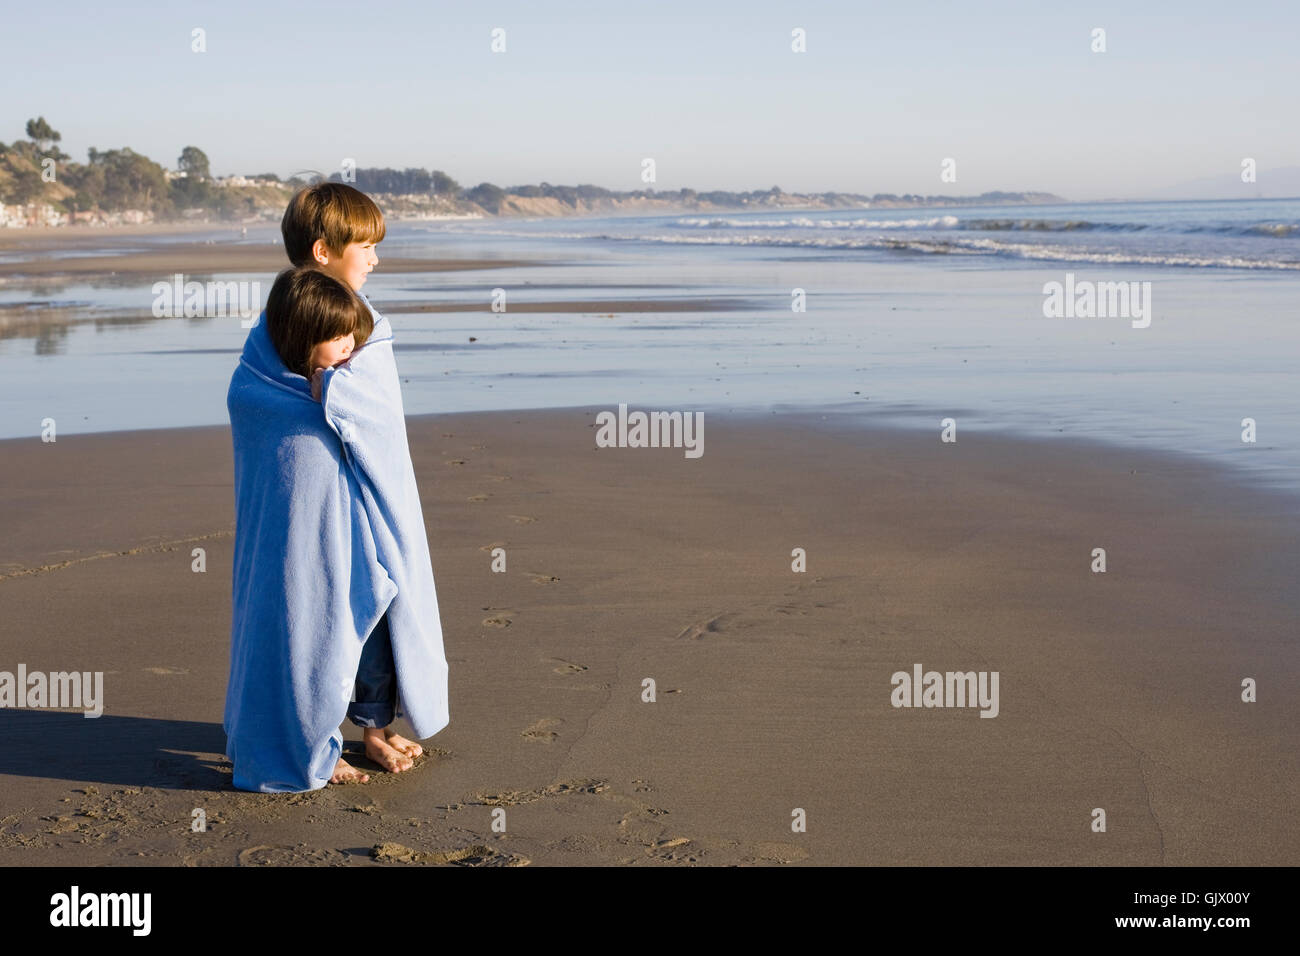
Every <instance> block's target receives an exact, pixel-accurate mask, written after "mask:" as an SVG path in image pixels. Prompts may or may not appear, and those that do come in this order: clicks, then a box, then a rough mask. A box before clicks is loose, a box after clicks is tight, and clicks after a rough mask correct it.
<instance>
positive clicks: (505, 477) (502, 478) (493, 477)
mask: <svg viewBox="0 0 1300 956" xmlns="http://www.w3.org/2000/svg"><path fill="white" fill-rule="evenodd" d="M487 480H488V481H509V480H510V476H509V475H488V476H487Z"/></svg>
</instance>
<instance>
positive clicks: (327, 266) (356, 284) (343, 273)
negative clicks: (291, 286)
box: [311, 239, 379, 292]
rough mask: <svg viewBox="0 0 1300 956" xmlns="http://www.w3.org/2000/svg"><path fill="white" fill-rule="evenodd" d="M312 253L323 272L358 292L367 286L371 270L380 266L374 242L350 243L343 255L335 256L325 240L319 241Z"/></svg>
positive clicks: (313, 247)
mask: <svg viewBox="0 0 1300 956" xmlns="http://www.w3.org/2000/svg"><path fill="white" fill-rule="evenodd" d="M311 251H312V255H313V256H314V257H315V259H316V262H317V263H319V264H320V267H321V269H322V270H324V271H325V272H328V273H329V274H330V275H332V276H333V277H334V278H336V279H338V280H339V281H340V282H346V283H347V284H348V286H349V287H350V288H351V289H353V290H354V291H357V292H360V291H361V287H362V286H363V285H365V282H366V276H367V275H369V274H370V270H371V269H373V268H374V267H375V266H377V265H379V256H378V255H377V254H376V253H375V244H374V243H373V242H349V243H348V244H347V246H346V247H344V249H343V254H342V255H335V254H334V253H333V252H330V250H329V249H328V248H327V247H326V245H325V240H324V239H317V240H316V243H315V245H313V246H312V248H311Z"/></svg>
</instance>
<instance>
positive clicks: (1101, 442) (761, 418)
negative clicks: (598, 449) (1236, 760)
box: [0, 302, 1300, 580]
mask: <svg viewBox="0 0 1300 956" xmlns="http://www.w3.org/2000/svg"><path fill="white" fill-rule="evenodd" d="M568 304H569V305H573V306H574V307H575V308H574V309H572V310H563V309H559V308H556V309H554V311H582V312H586V311H589V310H587V309H578V308H576V307H577V306H580V305H584V303H581V302H578V303H568ZM599 304H600V305H602V306H604V305H609V304H614V305H617V304H618V303H604V302H602V303H599ZM662 307H663V304H662V303H660V304H657V305H656V308H662ZM721 310H722V311H726V306H725V305H724V306H723V307H722V309H721ZM397 311H400V310H392V309H390V310H388V312H386V314H388V313H393V312H397ZM431 311H439V312H442V311H457V310H452V309H433V310H431ZM464 311H466V312H469V313H472V312H474V311H478V310H464ZM514 311H519V312H523V311H528V310H526V309H523V308H520V307H518V306H516V307H515V308H514ZM591 311H595V310H591ZM620 311H637V310H636V309H627V308H624V309H621V310H620ZM242 348H243V345H242V343H241V345H240V346H239V347H238V348H233V347H232V348H231V349H229V350H227V354H229V355H230V356H231V358H232V360H233V361H234V362H236V363H237V362H238V360H239V354H240V352H241V351H242ZM399 351H400V349H399ZM180 354H185V353H180ZM625 404H627V406H628V410H629V411H634V410H638V409H640V410H642V411H650V410H652V409H651V406H650V405H649V404H647V403H646V402H631V403H625ZM688 406H689V407H688ZM653 410H655V411H682V412H687V411H692V412H694V411H700V412H704V413H706V414H707V416H708V418H709V419H713V418H715V417H716V418H722V419H724V420H726V419H730V420H732V421H734V422H737V423H740V424H745V425H753V426H761V425H763V424H764V423H770V422H773V421H775V422H778V423H780V424H785V425H797V426H798V427H800V428H807V429H810V430H813V431H816V432H818V433H820V434H824V435H828V436H832V437H840V438H848V437H850V436H853V435H859V434H860V435H871V434H872V433H884V434H890V435H895V436H898V437H899V439H900V440H903V441H907V442H917V443H920V444H925V443H929V442H934V443H936V444H938V443H939V440H938V437H937V436H938V428H937V426H934V427H932V428H930V429H929V430H928V431H927V430H925V429H921V428H918V427H917V426H916V425H914V424H911V423H910V422H907V421H905V420H904V418H903V416H904V415H905V414H906V415H907V416H915V415H917V414H920V412H919V411H918V409H917V408H916V406H915V405H914V404H913V403H905V404H900V405H898V406H891V405H888V404H886V403H883V402H882V403H877V404H875V405H874V406H871V407H866V406H856V405H853V406H852V407H850V405H849V404H848V403H845V404H839V405H820V404H811V405H790V404H781V403H772V404H769V405H765V406H760V405H737V404H728V405H725V406H724V405H721V404H718V403H715V402H694V403H687V402H677V403H671V404H669V405H662V406H654V408H653ZM855 410H856V411H857V412H859V413H861V414H859V415H855V414H854V412H855ZM904 410H905V411H904ZM602 411H607V412H612V413H614V414H617V404H615V406H613V407H611V406H607V405H556V406H544V407H540V408H538V407H519V408H482V409H470V410H466V411H455V412H419V413H412V412H408V413H407V414H406V421H407V428H408V431H409V430H410V429H411V428H412V427H416V426H419V427H424V426H426V425H429V423H433V422H436V421H439V420H442V419H450V420H455V419H457V418H461V417H467V416H480V415H487V416H508V415H549V414H555V415H585V416H586V417H587V418H588V419H590V420H592V421H594V418H595V415H596V414H597V413H598V412H602ZM931 417H932V418H934V420H935V421H936V422H937V421H938V420H939V418H940V417H941V416H940V414H939V411H938V410H936V411H935V412H934V414H933V415H932V416H931ZM430 427H431V425H430ZM213 429H216V430H222V429H224V430H225V432H227V433H228V432H229V430H230V425H229V422H226V423H224V424H223V423H209V424H200V425H178V426H167V427H154V426H146V427H143V428H129V429H113V430H108V431H84V432H75V431H62V430H61V431H60V432H59V435H60V437H61V438H63V439H72V438H76V439H79V440H81V439H87V438H92V437H93V438H97V439H111V438H112V437H114V436H140V435H145V434H147V435H153V434H155V433H156V434H157V435H158V436H164V435H168V434H176V433H184V432H201V431H211V430H213ZM981 439H987V440H989V441H993V442H997V443H1005V444H1006V446H1007V448H1008V449H1009V450H1015V449H1019V450H1020V451H1019V452H1017V453H1015V454H1013V455H1011V456H1010V457H1012V458H1015V459H1023V458H1026V457H1032V456H1033V455H1034V454H1037V453H1039V452H1043V453H1046V452H1050V451H1053V450H1055V451H1060V452H1062V453H1065V454H1070V455H1079V456H1082V457H1093V456H1097V457H1100V458H1112V457H1113V458H1115V459H1116V460H1117V461H1118V460H1120V459H1122V460H1124V461H1126V462H1127V463H1128V464H1127V465H1126V467H1127V471H1128V474H1129V476H1130V477H1132V478H1134V479H1137V480H1148V479H1150V480H1157V481H1161V482H1166V483H1167V482H1169V481H1171V480H1173V481H1177V480H1179V476H1187V475H1194V476H1196V486H1198V487H1203V488H1205V489H1207V494H1213V493H1215V492H1216V491H1220V490H1231V491H1232V492H1233V493H1235V494H1244V495H1249V496H1254V497H1258V498H1259V499H1261V501H1263V500H1267V501H1271V502H1272V503H1273V504H1272V507H1273V508H1274V509H1275V510H1276V511H1277V513H1279V514H1297V515H1300V488H1293V487H1291V486H1289V485H1284V484H1281V483H1276V482H1268V481H1264V480H1261V479H1260V478H1259V476H1258V473H1257V472H1253V471H1251V470H1249V467H1248V466H1244V465H1242V466H1238V465H1232V464H1229V463H1227V462H1224V461H1222V460H1220V459H1216V458H1212V457H1210V456H1209V455H1207V454H1197V453H1196V452H1190V451H1175V450H1172V449H1166V448H1159V447H1151V446H1139V445H1135V444H1130V443H1126V442H1123V441H1121V440H1119V439H1114V438H1111V439H1107V438H1101V437H1097V436H1094V435H1082V434H1068V433H1065V434H1059V435H1050V436H1049V435H1043V434H1033V433H1026V432H1017V431H1015V430H1013V428H1012V427H1011V426H1005V427H994V426H984V427H979V428H972V427H970V426H967V428H966V430H964V431H963V432H962V437H961V438H960V439H959V441H958V442H956V443H954V446H955V445H972V444H976V443H977V442H979V441H980V440H981ZM39 442H40V436H39V434H37V433H33V434H32V435H30V436H16V437H8V438H4V437H0V452H2V451H4V450H6V449H7V448H10V447H12V448H18V447H20V446H21V445H22V444H24V443H39ZM1116 474H1118V472H1117V473H1116ZM1184 490H1185V489H1184ZM2 579H3V570H2V566H0V580H2Z"/></svg>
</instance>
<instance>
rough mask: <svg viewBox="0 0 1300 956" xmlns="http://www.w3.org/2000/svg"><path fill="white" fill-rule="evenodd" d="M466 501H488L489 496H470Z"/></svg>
mask: <svg viewBox="0 0 1300 956" xmlns="http://www.w3.org/2000/svg"><path fill="white" fill-rule="evenodd" d="M465 500H466V501H487V500H488V496H487V495H470V496H469V497H468V498H466V499H465Z"/></svg>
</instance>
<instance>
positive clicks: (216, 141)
mask: <svg viewBox="0 0 1300 956" xmlns="http://www.w3.org/2000/svg"><path fill="white" fill-rule="evenodd" d="M7 7H8V8H7V10H6V12H5V14H4V19H5V21H6V26H7V29H6V30H5V35H6V38H7V42H6V44H5V56H4V64H3V67H2V68H0V70H2V74H3V81H2V82H3V86H0V93H2V94H3V95H0V140H3V141H5V142H10V141H13V140H14V139H18V138H21V137H23V136H24V135H25V134H24V127H25V124H26V121H27V120H28V119H30V118H32V117H35V116H38V115H41V116H44V117H45V118H46V119H47V120H48V121H49V122H50V123H51V124H52V125H53V126H54V128H55V129H57V130H59V131H60V132H61V133H62V135H63V140H62V142H61V144H60V145H61V147H62V148H63V150H64V151H65V152H67V153H69V154H71V155H72V157H73V158H74V159H75V160H76V161H78V162H84V161H85V159H86V150H87V148H88V147H95V148H97V149H110V148H118V147H122V146H130V147H131V148H132V149H135V150H136V151H137V152H140V153H143V154H145V155H146V156H149V157H150V158H151V159H154V160H155V161H157V162H159V163H161V164H162V165H164V166H167V167H169V168H174V167H175V166H176V160H177V157H178V156H179V155H180V152H181V150H182V149H183V148H184V147H185V146H187V145H194V146H198V147H199V148H201V149H202V150H203V151H204V152H205V153H207V155H208V157H209V159H210V160H211V165H212V171H213V172H214V173H215V174H217V175H230V174H235V173H240V174H247V175H251V174H255V173H261V172H275V173H277V174H279V175H282V176H286V175H289V174H292V173H295V172H298V171H303V170H314V171H321V172H324V173H326V174H328V173H330V172H332V171H335V170H337V169H338V168H339V167H340V165H341V164H342V162H343V161H344V160H345V159H352V160H354V161H355V163H356V164H357V165H358V166H362V167H365V166H389V167H396V168H404V167H408V166H416V167H421V168H426V169H441V170H443V171H445V172H447V173H448V174H449V175H451V176H452V177H453V178H454V179H456V180H457V181H458V182H459V183H460V184H461V185H463V186H473V185H477V184H478V183H480V182H485V181H486V182H493V183H496V184H497V185H500V186H509V185H516V184H522V183H540V182H549V183H553V184H566V185H573V184H577V183H592V184H595V185H598V186H604V187H606V188H609V189H617V190H627V189H642V188H648V187H652V188H655V189H658V190H665V191H675V190H677V189H680V188H682V187H687V188H691V189H696V190H699V191H705V190H710V189H728V190H749V189H760V190H766V189H768V188H770V187H771V186H779V187H780V188H782V189H783V190H785V191H786V192H822V191H830V190H834V191H841V192H857V193H865V194H868V195H870V194H874V193H878V192H886V193H924V194H947V195H974V194H978V193H981V192H985V191H987V190H997V189H1000V190H1013V191H1025V190H1035V191H1044V192H1052V193H1056V194H1057V195H1060V196H1063V197H1066V198H1069V199H1074V200H1085V201H1086V200H1089V199H1103V198H1127V197H1140V196H1145V195H1150V194H1153V193H1155V192H1157V191H1159V190H1162V189H1167V188H1169V187H1170V186H1173V185H1175V184H1177V183H1180V182H1183V181H1187V180H1193V179H1198V178H1201V177H1207V176H1219V175H1223V176H1237V175H1239V170H1240V167H1241V161H1242V159H1243V158H1245V157H1251V158H1253V159H1255V160H1256V162H1257V164H1258V167H1259V169H1260V170H1266V169H1270V168H1280V167H1288V166H1300V124H1297V123H1296V122H1295V120H1296V117H1297V115H1300V110H1298V109H1297V102H1296V101H1297V83H1296V76H1297V62H1298V60H1297V56H1296V53H1295V47H1294V44H1295V42H1296V41H1295V38H1296V37H1297V36H1300V3H1296V2H1271V0H1270V2H1260V3H1250V4H1223V3H1218V2H1214V3H1210V2H1201V0H1192V2H1171V0H1161V2H1148V3H1143V2H1137V0H1127V2H1118V3H1111V2H1088V3H1082V2H1070V3H1055V2H1044V0H1038V2H1019V3H1011V2H991V3H975V2H964V3H963V2H949V3H942V2H932V0H915V2H913V0H906V2H895V3H889V4H885V3H875V2H852V0H836V2H819V0H801V2H797V3H773V2H767V0H744V2H726V3H708V2H705V0H700V2H695V3H688V2H677V0H668V2H654V3H642V4H629V3H618V2H611V0H604V2H585V3H578V2H566V0H554V2H546V3H540V2H522V3H493V2H490V0H476V2H464V3H439V2H383V0H374V2H358V0H349V2H346V3H339V2H333V0H327V2H320V3H316V4H315V5H313V6H310V7H309V6H306V5H303V4H296V3H295V4H290V3H281V2H277V0H265V2H257V3H253V2H246V0H221V2H203V3H176V2H171V3H167V2H131V0H125V2H121V3H112V4H107V3H103V2H101V0H96V2H88V0H61V2H60V3H57V4H44V3H41V4H37V3H32V4H21V5H20V4H18V3H13V4H9V5H7ZM196 28H199V29H202V30H203V31H204V34H205V36H204V39H205V43H206V50H205V51H204V52H202V53H198V52H194V51H193V49H192V43H193V41H192V31H193V30H195V29H196ZM497 28H500V29H502V30H504V31H505V33H504V37H505V47H506V48H505V52H500V53H494V52H493V51H492V48H491V47H492V31H493V30H494V29H497ZM796 28H799V29H802V30H803V31H805V35H806V38H807V40H806V46H807V51H806V52H803V53H796V52H793V51H792V49H791V43H792V35H791V34H792V31H793V30H795V29H796ZM1095 28H1102V29H1104V30H1105V38H1106V47H1107V49H1106V51H1105V52H1104V53H1095V52H1092V50H1091V46H1092V44H1093V37H1092V31H1093V30H1094V29H1095ZM646 158H651V159H653V160H654V162H655V181H654V182H653V183H646V182H643V181H642V168H643V167H642V161H643V160H644V159H646ZM945 159H953V160H954V161H955V169H956V181H955V182H951V183H949V182H943V181H941V178H940V174H941V171H942V163H943V161H944V160H945Z"/></svg>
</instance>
